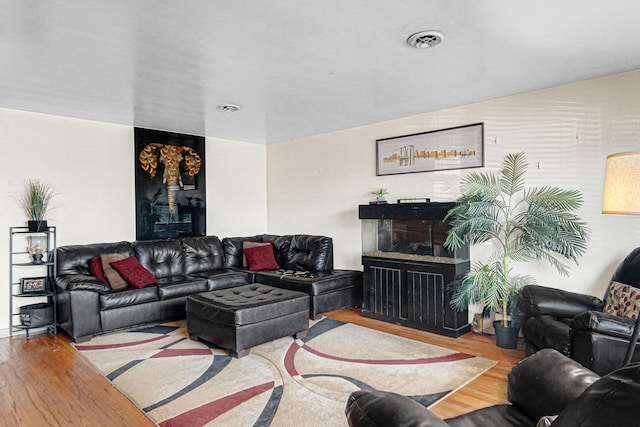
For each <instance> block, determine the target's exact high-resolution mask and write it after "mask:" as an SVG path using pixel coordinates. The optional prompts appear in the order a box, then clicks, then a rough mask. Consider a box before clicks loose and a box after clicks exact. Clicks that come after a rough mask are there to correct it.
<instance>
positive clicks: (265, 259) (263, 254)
mask: <svg viewBox="0 0 640 427" xmlns="http://www.w3.org/2000/svg"><path fill="white" fill-rule="evenodd" d="M244 254H245V255H246V257H247V264H248V265H249V270H250V271H259V270H278V269H279V268H280V266H279V265H278V263H277V262H276V258H275V256H274V254H273V242H271V241H269V242H268V245H266V246H254V247H252V248H246V249H245V250H244Z"/></svg>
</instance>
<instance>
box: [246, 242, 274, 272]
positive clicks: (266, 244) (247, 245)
mask: <svg viewBox="0 0 640 427" xmlns="http://www.w3.org/2000/svg"><path fill="white" fill-rule="evenodd" d="M270 244H273V242H272V241H271V240H267V241H266V242H252V241H250V240H246V241H244V242H242V268H247V267H249V263H248V262H247V256H246V255H245V254H244V250H245V249H247V248H255V247H256V246H269V245H270Z"/></svg>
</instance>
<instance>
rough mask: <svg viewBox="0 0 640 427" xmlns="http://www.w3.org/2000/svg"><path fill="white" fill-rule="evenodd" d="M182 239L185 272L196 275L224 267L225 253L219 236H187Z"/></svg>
mask: <svg viewBox="0 0 640 427" xmlns="http://www.w3.org/2000/svg"><path fill="white" fill-rule="evenodd" d="M181 240H182V247H183V249H184V257H185V259H184V262H185V271H184V272H185V274H187V275H195V274H198V273H201V272H203V271H211V270H220V269H222V268H224V253H223V251H222V244H221V243H220V239H218V237H217V236H201V237H185V238H182V239H181Z"/></svg>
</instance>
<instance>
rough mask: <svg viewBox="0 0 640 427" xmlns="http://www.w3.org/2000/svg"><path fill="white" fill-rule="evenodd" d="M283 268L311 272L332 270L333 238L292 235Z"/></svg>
mask: <svg viewBox="0 0 640 427" xmlns="http://www.w3.org/2000/svg"><path fill="white" fill-rule="evenodd" d="M284 268H285V269H286V270H303V271H311V272H319V271H331V270H333V239H331V237H326V236H310V235H307V234H296V235H294V236H293V237H292V238H291V243H290V245H289V249H288V251H287V255H286V261H285V264H284Z"/></svg>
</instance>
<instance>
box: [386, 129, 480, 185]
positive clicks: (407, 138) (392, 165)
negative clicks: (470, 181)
mask: <svg viewBox="0 0 640 427" xmlns="http://www.w3.org/2000/svg"><path fill="white" fill-rule="evenodd" d="M376 154H377V175H378V176H380V175H395V174H403V173H414V172H433V171H442V170H451V169H466V168H480V167H483V166H484V123H474V124H470V125H465V126H458V127H454V128H448V129H441V130H435V131H431V132H424V133H417V134H413V135H404V136H396V137H393V138H384V139H378V140H376Z"/></svg>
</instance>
